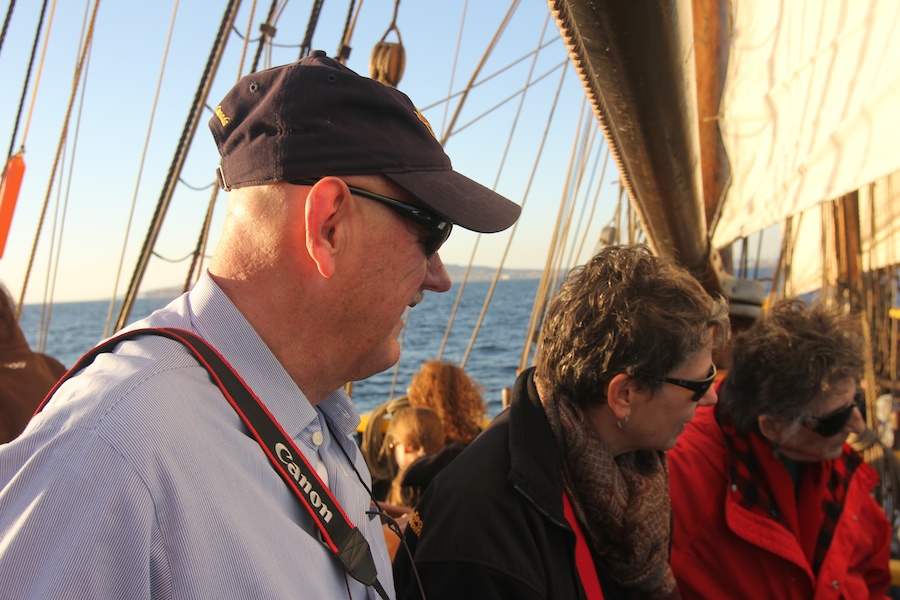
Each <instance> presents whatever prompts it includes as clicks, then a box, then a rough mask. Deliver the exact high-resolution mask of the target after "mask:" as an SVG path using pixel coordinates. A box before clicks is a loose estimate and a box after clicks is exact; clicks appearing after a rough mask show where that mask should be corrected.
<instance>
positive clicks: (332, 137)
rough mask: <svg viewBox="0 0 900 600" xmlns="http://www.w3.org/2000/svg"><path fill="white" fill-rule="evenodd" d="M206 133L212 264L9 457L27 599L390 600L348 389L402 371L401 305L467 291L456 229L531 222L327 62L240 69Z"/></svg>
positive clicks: (75, 381)
mask: <svg viewBox="0 0 900 600" xmlns="http://www.w3.org/2000/svg"><path fill="white" fill-rule="evenodd" d="M210 129H211V131H212V134H213V137H214V138H215V141H216V144H217V146H218V148H219V152H220V154H221V163H220V165H219V167H218V168H217V176H218V179H219V184H220V185H221V186H222V187H223V188H224V189H226V190H228V191H229V192H230V193H229V199H228V211H227V215H226V217H225V222H224V226H223V231H222V234H221V237H220V240H219V244H218V247H217V249H216V252H215V254H214V257H213V259H212V261H211V263H210V266H209V270H208V272H207V273H205V274H204V275H203V276H202V277H201V279H200V281H198V282H197V284H196V285H195V286H194V289H193V290H192V291H191V292H189V293H187V294H185V295H183V296H182V297H180V298H178V299H177V300H175V301H173V302H172V303H171V304H170V305H169V306H167V307H166V308H164V309H162V310H160V311H157V312H156V313H154V314H152V315H150V316H149V317H147V318H146V319H143V320H141V321H138V322H136V323H134V324H132V325H130V326H129V327H128V328H126V332H125V333H124V334H123V335H120V336H117V337H116V338H113V339H112V340H109V341H107V342H105V343H104V344H101V346H99V347H98V348H96V349H95V350H94V351H92V352H91V353H89V354H88V355H86V357H85V359H83V360H82V361H81V362H80V363H79V365H76V367H75V368H74V369H73V371H72V372H71V376H70V377H69V378H68V379H66V380H64V381H63V382H62V383H61V384H60V385H59V386H58V387H57V389H56V390H55V392H54V393H53V395H52V396H51V398H50V400H49V401H48V402H47V403H46V404H45V406H44V407H43V408H42V409H41V411H40V412H39V413H38V414H37V415H36V416H35V418H34V419H32V421H31V423H30V424H29V425H28V427H27V428H26V430H25V432H24V433H23V434H22V435H21V436H20V437H19V438H18V439H16V440H15V441H13V442H12V443H10V444H6V445H3V446H0V581H3V588H4V593H5V594H8V595H9V596H10V597H16V598H25V597H63V596H65V597H79V598H131V597H149V598H199V597H206V598H297V597H302V598H351V599H360V598H379V597H380V598H392V597H393V596H394V589H393V581H392V575H391V567H390V560H389V558H388V554H387V550H386V548H385V541H384V536H383V533H382V527H381V522H380V518H379V515H378V514H377V512H376V511H373V510H370V504H371V502H370V496H369V491H368V489H367V488H368V487H369V486H370V477H369V473H368V470H367V468H366V465H365V462H364V460H363V458H362V456H361V454H360V452H359V450H358V448H357V446H356V444H355V443H354V441H353V438H352V437H351V436H352V434H353V432H354V431H355V429H356V427H357V425H358V423H359V420H360V417H359V414H358V412H357V411H356V409H355V407H354V406H353V403H352V402H351V400H350V398H349V396H348V395H347V394H346V393H345V392H344V390H343V386H344V384H345V383H346V382H349V381H357V380H360V379H364V378H366V377H369V376H371V375H373V374H375V373H378V372H380V371H383V370H384V369H387V368H389V367H390V366H391V365H393V364H394V363H395V362H396V361H397V360H398V358H399V354H400V347H399V343H398V339H397V338H398V334H399V333H400V331H401V329H402V327H403V321H402V317H403V313H404V311H405V310H406V308H407V307H408V306H415V305H416V304H418V303H419V302H421V301H422V299H423V295H424V291H425V290H431V291H435V292H443V291H446V290H447V289H449V287H450V278H449V276H448V274H447V271H446V270H445V269H444V266H443V264H442V263H441V259H440V256H439V253H438V250H439V248H440V247H441V244H443V243H444V242H445V241H446V240H447V237H448V236H449V235H450V233H451V230H452V228H453V225H458V226H461V227H464V228H467V229H471V230H473V231H479V232H486V233H487V232H496V231H501V230H503V229H506V228H507V227H509V226H510V225H512V224H513V222H515V220H516V218H518V215H519V207H518V206H517V205H516V204H514V203H512V202H510V201H509V200H507V199H505V198H503V197H502V196H500V195H498V194H496V193H494V192H493V191H491V190H489V189H487V188H485V187H483V186H481V185H480V184H478V183H476V182H474V181H472V180H471V179H468V178H466V177H464V176H463V175H461V174H459V173H457V172H455V171H454V170H453V169H452V167H451V164H450V160H449V159H448V158H447V156H446V154H445V153H444V152H443V149H442V148H441V146H440V144H439V143H438V142H437V140H436V139H435V138H434V135H433V134H432V132H431V129H430V127H429V125H428V122H427V121H426V120H425V118H424V117H423V116H422V115H421V114H420V113H419V112H418V111H417V110H416V108H415V106H414V105H413V104H412V103H411V102H410V100H409V99H408V98H407V97H406V96H405V95H404V94H402V93H401V92H399V91H397V90H396V89H394V88H391V87H388V86H385V85H383V84H381V83H378V82H375V81H373V80H370V79H367V78H364V77H361V76H359V75H357V74H356V73H354V72H353V71H351V70H350V69H348V68H347V67H345V66H343V65H342V64H340V63H338V62H336V61H334V60H332V59H329V58H327V57H325V56H324V54H323V53H321V52H314V53H313V54H312V55H310V56H309V57H307V58H304V59H301V60H300V61H298V62H296V63H293V64H290V65H285V66H281V67H276V68H273V69H269V70H266V71H262V72H259V73H255V74H252V75H249V76H247V77H244V78H243V79H242V80H241V81H239V82H238V83H237V85H236V86H235V87H234V88H233V89H232V90H231V91H230V92H229V93H228V94H227V95H226V96H225V98H224V99H223V100H222V101H221V103H219V104H218V106H217V107H216V108H215V114H214V115H213V117H212V118H211V119H210ZM23 565H28V567H27V568H23Z"/></svg>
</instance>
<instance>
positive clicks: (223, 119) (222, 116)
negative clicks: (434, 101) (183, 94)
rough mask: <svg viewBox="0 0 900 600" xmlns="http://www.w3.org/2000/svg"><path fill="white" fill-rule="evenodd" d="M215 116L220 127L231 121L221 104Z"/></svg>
mask: <svg viewBox="0 0 900 600" xmlns="http://www.w3.org/2000/svg"><path fill="white" fill-rule="evenodd" d="M216 116H217V117H219V122H220V123H222V127H225V126H226V125H228V124H229V123H231V117H228V116H226V115H225V113H224V111H222V105H221V104H220V105H218V106H217V107H216ZM431 135H434V134H431Z"/></svg>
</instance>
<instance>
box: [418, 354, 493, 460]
mask: <svg viewBox="0 0 900 600" xmlns="http://www.w3.org/2000/svg"><path fill="white" fill-rule="evenodd" d="M481 390H482V387H481V385H480V384H479V383H477V382H476V381H474V380H472V379H471V378H470V377H469V376H468V375H467V374H466V372H465V370H463V369H462V368H460V367H458V366H456V365H455V364H453V363H451V362H447V361H440V360H429V361H426V362H425V363H423V364H422V367H421V368H420V369H419V371H418V372H417V373H416V374H415V375H413V378H412V382H411V383H410V384H409V389H407V392H406V393H407V396H408V397H409V403H410V405H412V406H424V407H426V408H430V409H431V410H433V411H434V412H436V413H437V414H438V416H440V418H441V423H442V424H443V425H444V433H445V434H446V435H447V439H449V440H452V441H455V442H460V443H462V444H468V443H469V442H471V441H472V440H473V439H475V436H477V435H478V434H479V433H481V427H482V424H483V422H484V416H485V414H486V413H487V403H486V402H485V401H484V398H483V397H482V396H481Z"/></svg>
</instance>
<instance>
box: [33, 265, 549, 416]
mask: <svg viewBox="0 0 900 600" xmlns="http://www.w3.org/2000/svg"><path fill="white" fill-rule="evenodd" d="M458 285H459V284H457V283H454V285H453V287H452V288H451V290H450V291H449V292H446V293H444V294H435V293H431V292H426V294H425V301H424V302H423V303H422V304H420V305H419V306H417V307H415V308H413V309H412V310H411V311H410V317H409V323H408V328H407V331H406V332H405V334H404V333H401V337H402V338H403V351H402V354H401V357H400V361H399V363H398V365H397V367H395V368H392V369H389V370H387V371H385V372H383V373H379V374H377V375H374V376H373V377H370V378H369V379H366V380H363V381H359V382H356V383H354V385H353V390H352V395H353V401H354V403H355V404H356V406H357V407H358V409H359V410H360V412H367V411H369V410H372V409H373V408H375V407H376V406H378V405H379V404H381V403H382V402H385V401H387V400H389V399H390V398H391V397H393V396H398V395H401V394H403V393H405V390H406V387H407V386H408V384H409V381H410V379H411V378H412V375H413V374H414V373H415V372H416V371H417V370H418V368H419V366H420V365H421V364H422V362H424V361H426V360H431V359H434V358H437V355H438V352H439V350H440V347H441V342H442V341H443V338H444V332H445V330H446V328H447V323H448V319H449V316H450V313H451V311H452V309H453V304H454V303H455V301H456V295H457V291H458V289H459V287H458ZM537 287H538V280H536V279H511V280H506V281H500V282H499V283H498V284H497V287H496V289H495V290H494V294H493V297H492V299H491V302H490V306H489V308H488V311H487V313H486V314H485V317H484V320H483V322H482V324H481V327H480V329H479V332H478V335H477V337H476V340H475V344H474V346H473V348H472V352H471V354H470V356H469V358H468V361H467V363H466V371H467V372H468V373H469V375H470V376H471V377H472V378H473V379H475V380H476V381H477V382H478V383H479V384H481V386H482V387H483V395H484V399H485V401H486V402H487V403H488V414H489V416H495V415H496V414H497V413H499V412H500V410H501V391H502V389H503V388H504V387H511V386H512V385H513V382H514V381H515V378H516V369H517V368H518V365H519V361H520V360H521V355H522V351H523V347H524V344H525V329H526V328H527V326H528V322H529V319H530V317H531V308H532V305H533V303H534V297H535V294H536V293H537ZM489 289H490V282H488V281H470V282H469V283H468V284H466V288H465V290H464V293H463V298H462V300H461V302H460V306H459V308H458V309H457V314H456V319H455V323H454V325H453V328H452V330H451V332H450V337H449V338H448V340H447V346H446V348H445V349H444V354H443V356H442V358H443V359H444V360H449V361H453V362H454V363H456V364H459V363H460V361H461V360H462V358H463V356H464V354H465V350H466V347H467V346H468V344H469V340H470V338H471V336H472V331H473V329H474V327H475V324H476V322H477V321H478V316H479V314H480V312H481V309H482V305H483V303H484V299H485V297H486V296H487V293H488V291H489ZM168 302H169V299H160V298H141V299H139V300H137V301H136V303H135V307H134V310H133V311H132V319H131V320H137V319H140V318H142V317H144V316H146V315H148V314H150V313H151V312H153V311H154V310H156V309H158V308H161V307H163V306H165V305H166V304H167V303H168ZM108 310H109V303H108V301H98V302H68V303H59V304H55V305H54V306H53V307H52V311H51V313H50V328H49V330H48V333H47V343H46V350H45V351H46V353H47V354H50V355H52V356H55V357H56V358H57V359H59V360H60V361H61V362H62V363H63V364H64V365H66V366H67V367H68V366H72V365H73V364H74V363H75V362H76V361H77V360H78V359H79V358H80V357H81V355H82V354H84V353H85V352H87V351H88V350H89V349H90V348H91V347H92V346H93V345H94V344H96V343H97V342H99V341H100V340H101V339H102V337H103V329H104V325H105V323H106V315H107V311H108ZM117 311H118V307H116V311H115V312H114V313H113V315H114V316H115V315H117V314H118V312H117ZM40 319H41V307H40V306H38V305H26V306H24V307H23V309H22V319H21V321H20V325H21V327H22V330H23V331H24V332H25V336H26V338H27V339H28V342H29V344H31V346H32V348H35V347H36V341H37V333H38V324H39V322H40ZM395 378H396V381H395ZM392 389H393V390H394V393H393V396H392V395H391V390H392Z"/></svg>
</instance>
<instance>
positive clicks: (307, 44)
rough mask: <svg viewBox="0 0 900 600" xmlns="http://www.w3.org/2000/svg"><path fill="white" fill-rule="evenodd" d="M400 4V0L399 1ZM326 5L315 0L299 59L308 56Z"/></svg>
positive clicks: (321, 0)
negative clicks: (323, 5) (323, 6)
mask: <svg viewBox="0 0 900 600" xmlns="http://www.w3.org/2000/svg"><path fill="white" fill-rule="evenodd" d="M397 1H398V2H399V0H397ZM324 3H325V0H314V1H313V5H312V9H311V10H310V12H309V21H308V22H307V24H306V35H305V36H303V43H302V44H301V45H300V56H298V57H297V58H298V59H300V58H303V57H304V56H306V55H307V54H309V51H310V49H311V46H312V38H313V34H314V33H315V32H316V27H317V26H318V25H319V15H320V14H321V13H322V4H324Z"/></svg>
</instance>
